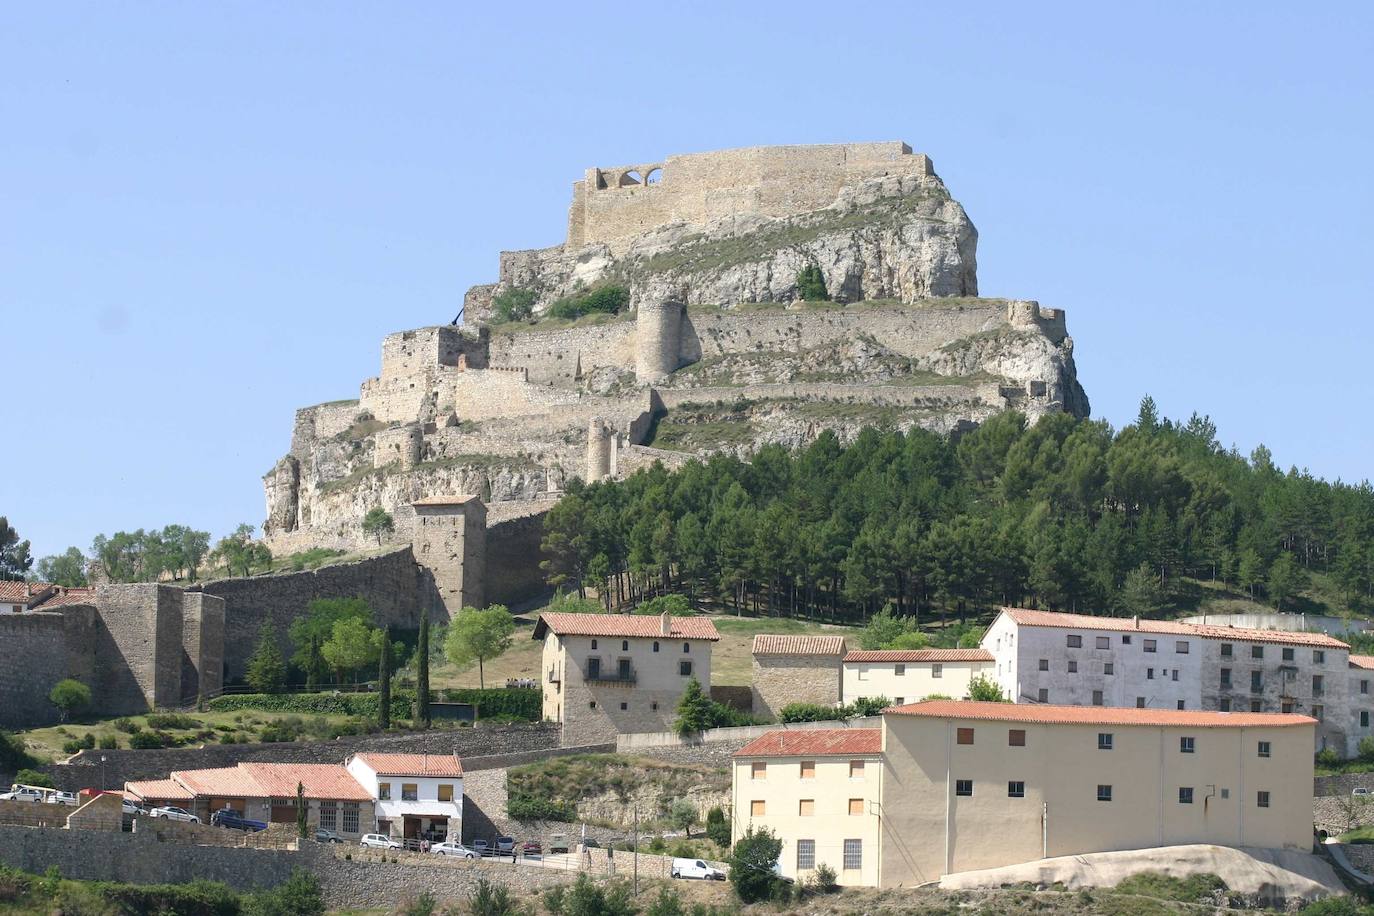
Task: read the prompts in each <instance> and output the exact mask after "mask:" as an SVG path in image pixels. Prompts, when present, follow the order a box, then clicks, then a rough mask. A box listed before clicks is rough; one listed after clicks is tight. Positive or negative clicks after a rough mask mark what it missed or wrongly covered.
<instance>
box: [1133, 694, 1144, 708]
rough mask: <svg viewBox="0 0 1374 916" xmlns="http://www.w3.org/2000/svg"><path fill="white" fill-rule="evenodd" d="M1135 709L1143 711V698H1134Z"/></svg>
mask: <svg viewBox="0 0 1374 916" xmlns="http://www.w3.org/2000/svg"><path fill="white" fill-rule="evenodd" d="M1135 708H1136V709H1144V708H1145V698H1144V697H1136V698H1135Z"/></svg>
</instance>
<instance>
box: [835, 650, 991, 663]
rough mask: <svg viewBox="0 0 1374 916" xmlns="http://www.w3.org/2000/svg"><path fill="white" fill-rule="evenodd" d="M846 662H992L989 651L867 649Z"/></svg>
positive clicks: (848, 658) (847, 658)
mask: <svg viewBox="0 0 1374 916" xmlns="http://www.w3.org/2000/svg"><path fill="white" fill-rule="evenodd" d="M844 660H845V661H846V662H990V661H992V660H993V658H992V653H991V652H989V651H988V650H987V649H866V650H861V651H858V652H850V653H849V654H848V655H846V656H845V657H844Z"/></svg>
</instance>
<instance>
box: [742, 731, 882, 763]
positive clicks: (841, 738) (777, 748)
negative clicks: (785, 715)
mask: <svg viewBox="0 0 1374 916" xmlns="http://www.w3.org/2000/svg"><path fill="white" fill-rule="evenodd" d="M882 750H883V732H882V729H879V728H806V729H788V730H780V731H775V732H769V733H768V734H766V735H760V736H759V737H757V738H755V739H754V740H753V741H750V742H749V743H748V744H746V745H745V746H744V747H742V748H740V749H739V750H737V751H735V756H736V757H850V756H853V755H855V754H879V753H882Z"/></svg>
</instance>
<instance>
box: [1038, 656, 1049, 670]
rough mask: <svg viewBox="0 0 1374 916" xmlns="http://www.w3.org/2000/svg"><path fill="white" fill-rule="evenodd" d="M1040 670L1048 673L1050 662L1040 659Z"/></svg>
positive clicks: (1046, 659)
mask: <svg viewBox="0 0 1374 916" xmlns="http://www.w3.org/2000/svg"><path fill="white" fill-rule="evenodd" d="M1040 670H1041V671H1049V670H1050V660H1049V659H1048V658H1042V659H1040Z"/></svg>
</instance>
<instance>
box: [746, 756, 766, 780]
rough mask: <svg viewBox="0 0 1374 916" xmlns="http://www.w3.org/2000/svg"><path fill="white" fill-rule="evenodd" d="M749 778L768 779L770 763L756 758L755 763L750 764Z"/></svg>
mask: <svg viewBox="0 0 1374 916" xmlns="http://www.w3.org/2000/svg"><path fill="white" fill-rule="evenodd" d="M749 778H750V779H767V778H768V764H766V763H764V762H763V761H762V760H755V761H754V762H753V763H751V764H749Z"/></svg>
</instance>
